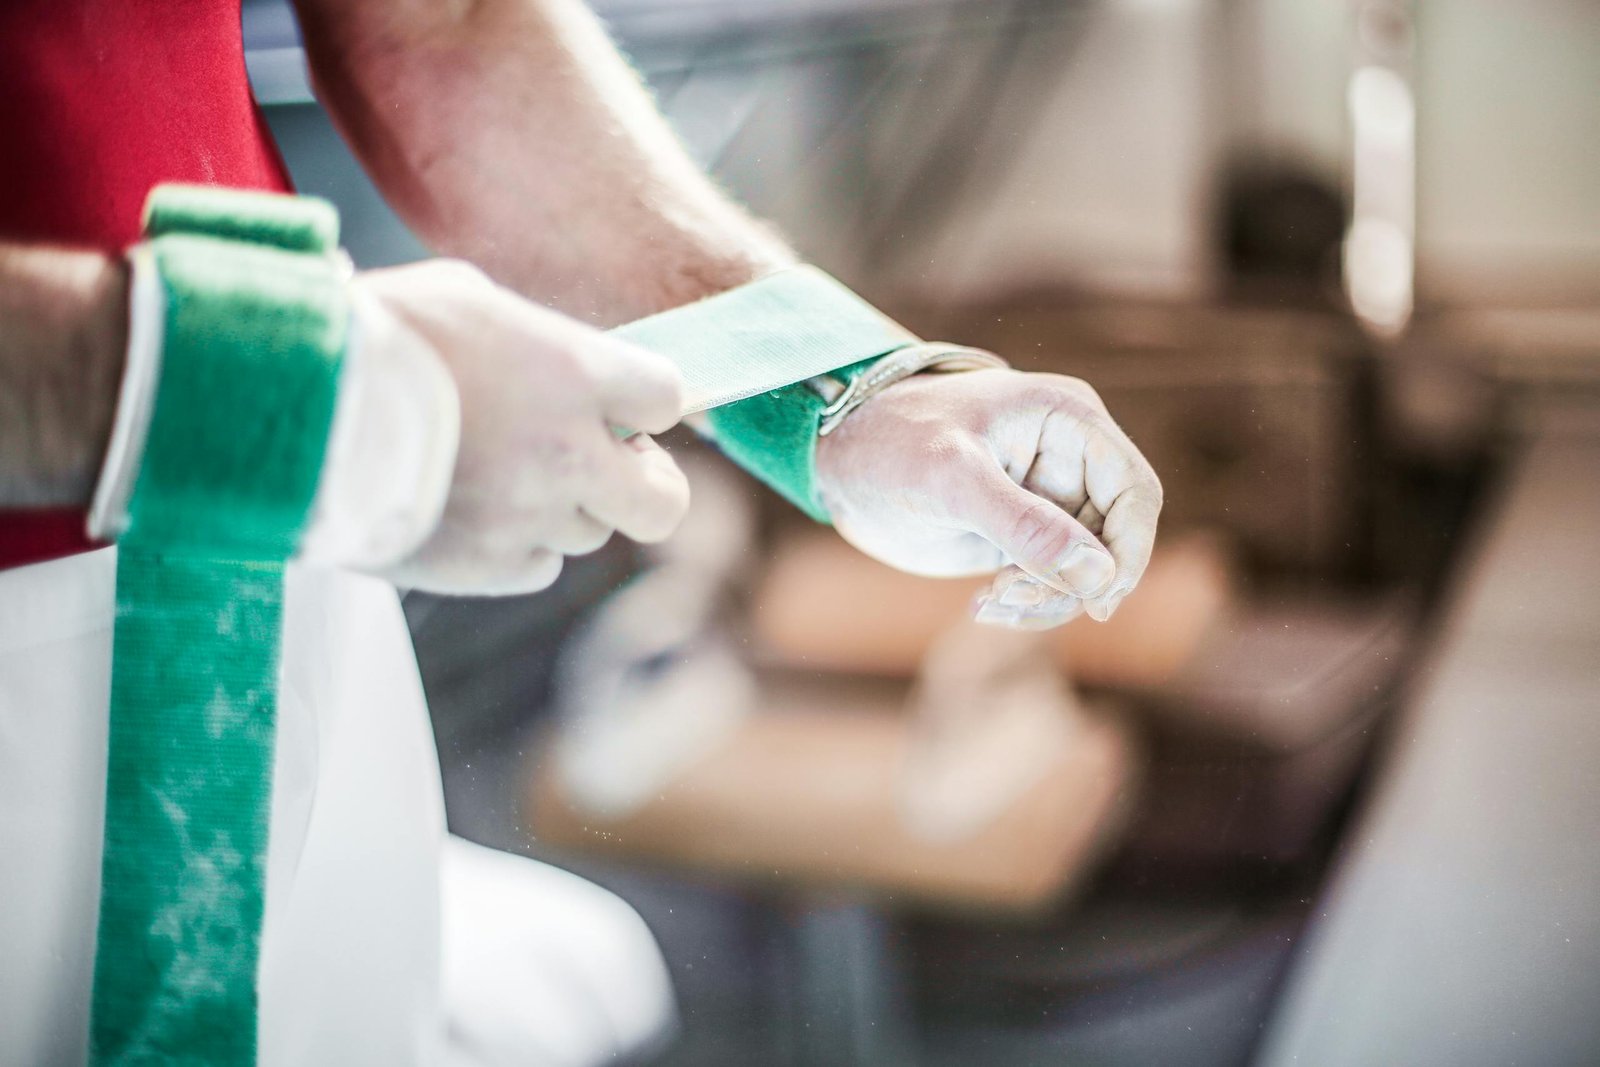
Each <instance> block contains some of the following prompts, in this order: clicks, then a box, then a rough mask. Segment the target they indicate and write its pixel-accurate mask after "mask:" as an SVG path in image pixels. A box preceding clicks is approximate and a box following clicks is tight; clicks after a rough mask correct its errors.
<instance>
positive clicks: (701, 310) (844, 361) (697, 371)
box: [613, 266, 917, 522]
mask: <svg viewBox="0 0 1600 1067" xmlns="http://www.w3.org/2000/svg"><path fill="white" fill-rule="evenodd" d="M613 332H614V333H615V334H616V335H617V336H619V337H621V338H623V339H625V340H628V341H632V342H634V343H635V344H638V345H640V346H642V347H644V348H648V349H650V350H651V351H653V352H656V353H658V354H660V355H663V356H666V357H667V358H668V359H670V360H671V361H672V362H673V363H674V364H676V365H677V367H678V369H679V370H680V371H681V372H682V373H683V377H684V384H685V387H686V393H687V403H686V405H685V411H686V413H688V412H695V411H702V410H707V409H709V414H708V416H707V420H708V422H709V423H710V425H711V429H712V433H713V435H714V436H715V438H716V441H717V444H718V445H719V446H720V447H721V448H722V450H723V451H724V452H725V453H727V455H728V457H729V458H730V459H732V460H733V461H734V462H735V463H738V464H739V465H740V466H742V467H744V468H745V469H746V470H748V471H749V472H750V473H752V474H754V475H755V476H756V477H757V478H759V479H761V480H762V481H763V482H765V483H766V484H767V485H769V486H771V487H772V488H773V489H775V490H777V492H779V493H780V494H782V495H783V496H784V497H786V498H787V499H788V500H789V501H790V502H792V503H793V504H795V505H796V506H797V507H799V508H800V509H801V510H802V511H804V512H805V513H806V514H808V515H810V516H811V517H812V518H814V519H817V520H818V521H820V522H826V521H827V511H826V509H825V508H824V507H823V506H822V502H821V501H820V500H819V499H817V495H816V488H815V481H816V438H817V423H818V420H819V419H820V417H821V413H822V410H823V408H824V407H826V406H827V405H826V402H825V401H823V399H822V398H821V397H820V396H818V395H817V394H816V393H815V392H814V391H813V390H812V389H811V388H810V387H808V386H806V385H804V384H796V383H803V382H804V381H805V380H806V379H808V378H813V377H816V376H817V375H819V374H826V373H832V374H833V375H834V376H836V377H840V378H844V379H849V378H850V377H853V376H854V374H855V373H856V372H858V371H859V370H860V369H861V368H862V367H863V366H865V365H866V364H869V363H871V362H872V361H873V360H875V359H877V358H879V357H881V356H885V355H888V354H889V353H890V352H893V351H896V350H897V349H900V348H904V347H905V346H906V345H909V344H914V343H916V341H917V337H916V335H915V334H913V333H912V332H911V331H909V330H907V329H906V328H905V327H903V326H901V325H900V324H899V323H896V322H895V321H894V320H893V319H890V318H889V317H888V316H886V315H884V314H883V313H882V312H881V311H878V310H877V309H876V308H874V307H873V306H872V305H871V304H869V303H867V302H866V301H865V300H862V299H861V298H860V297H859V296H857V295H856V294H855V293H853V292H851V291H850V290H849V289H848V288H846V287H845V286H844V285H843V284H841V283H840V282H838V281H836V280H834V279H833V278H831V277H829V276H828V275H827V274H825V273H824V272H822V271H820V270H818V269H817V268H815V267H809V266H802V267H791V268H789V269H787V270H782V271H778V272H777V273H775V274H771V275H768V276H767V277H765V278H762V279H760V280H758V281H755V282H751V283H750V284H748V285H742V286H739V287H738V288H736V289H730V290H728V291H727V292H725V293H720V294H718V295H716V296H713V297H710V298H708V299H706V300H702V301H699V302H698V303H694V304H688V305H685V306H683V307H680V308H674V309H672V310H670V311H664V312H661V313H660V314H658V315H651V316H650V317H648V318H644V319H640V320H639V321H637V322H632V323H629V324H627V325H626V326H622V327H619V328H618V329H617V330H615V331H613Z"/></svg>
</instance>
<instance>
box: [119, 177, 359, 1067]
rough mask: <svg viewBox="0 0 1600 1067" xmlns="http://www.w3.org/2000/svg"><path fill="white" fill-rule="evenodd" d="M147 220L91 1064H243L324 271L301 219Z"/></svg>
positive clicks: (265, 209) (312, 204) (204, 199)
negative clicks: (145, 312)
mask: <svg viewBox="0 0 1600 1067" xmlns="http://www.w3.org/2000/svg"><path fill="white" fill-rule="evenodd" d="M230 205H231V206H230ZM147 218H148V220H149V225H148V227H147V229H148V231H150V232H152V233H154V232H159V233H160V234H161V236H155V237H153V238H152V239H151V241H150V243H149V246H148V250H149V254H150V255H151V256H152V257H153V260H154V263H155V266H156V268H157V271H158V274H159V277H160V279H161V285H162V290H163V295H164V297H165V303H166V309H165V316H164V335H163V341H162V346H161V357H160V358H161V373H160V380H159V385H158V387H157V391H156V395H155V403H154V408H153V411H152V414H151V418H150V424H149V429H148V433H147V437H146V440H145V444H144V452H143V458H142V461H141V463H140V466H139V473H138V477H137V480H136V481H135V483H134V489H133V495H132V497H131V499H130V501H129V504H128V527H127V530H126V532H125V533H124V534H123V535H122V537H121V538H120V539H119V541H118V559H117V594H116V595H117V616H116V625H115V631H114V640H113V659H112V672H111V723H110V757H109V762H108V766H107V779H106V826H105V844H104V851H103V854H102V862H101V871H102V875H101V881H102V884H101V901H100V925H99V937H98V945H97V948H96V955H95V970H94V994H93V1007H92V1016H91V1024H90V1048H91V1058H92V1061H93V1062H94V1063H96V1064H150V1063H163V1064H194V1065H199V1064H208V1065H234V1064H251V1063H254V1061H255V1055H256V970H257V963H258V955H259V947H260V932H261V917H262V908H263V901H264V896H265V891H266V886H265V874H266V855H267V831H268V827H267V821H268V813H269V810H270V802H271V788H272V765H273V742H274V736H275V724H276V711H277V693H276V689H277V674H278V665H279V649H280V637H281V623H282V613H283V569H284V561H285V560H286V559H287V558H288V557H289V556H290V554H291V553H292V552H293V551H294V549H295V546H296V544H297V542H298V539H299V536H300V533H301V531H302V529H303V527H304V525H305V522H306V518H307V513H308V511H309V509H310V507H311V503H312V500H313V498H314V496H315V493H316V488H317V483H318V480H319V477H320V473H321V468H322V460H323V454H324V452H325V450H326V445H327V438H328V431H329V427H330V425H331V422H332V418H333V411H334V404H335V400H336V398H337V392H338V381H339V371H340V366H341V360H342V355H343V351H344V346H345V339H346V334H347V330H348V311H347V307H346V304H345V299H344V296H343V290H344V286H343V267H342V265H341V264H340V262H339V261H338V260H337V259H336V257H335V252H336V250H335V248H334V242H335V241H336V240H337V225H336V220H335V221H330V220H332V218H333V216H332V209H331V208H330V207H329V206H328V205H327V204H325V203H322V202H319V201H307V200H304V199H300V198H293V197H265V196H261V195H251V194H228V193H223V192H219V191H217V190H209V189H208V190H197V189H193V188H185V187H172V186H168V187H163V188H161V189H158V190H156V192H155V193H154V194H152V199H151V205H150V207H149V208H148V209H147ZM246 242H258V243H246Z"/></svg>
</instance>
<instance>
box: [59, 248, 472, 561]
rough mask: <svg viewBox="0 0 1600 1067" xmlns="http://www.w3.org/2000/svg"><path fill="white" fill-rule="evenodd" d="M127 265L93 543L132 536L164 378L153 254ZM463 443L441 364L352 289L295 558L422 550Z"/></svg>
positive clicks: (371, 556) (355, 557)
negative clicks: (121, 358)
mask: <svg viewBox="0 0 1600 1067" xmlns="http://www.w3.org/2000/svg"><path fill="white" fill-rule="evenodd" d="M128 259H129V264H130V268H131V269H130V283H129V298H128V352H127V362H126V365H125V367H124V370H123V374H122V385H121V389H120V391H119V394H118V398H117V412H116V417H115V420H114V421H113V423H112V429H111V442H110V445H109V447H108V448H107V450H106V458H105V462H104V464H103V465H102V467H101V472H100V479H99V481H98V483H97V484H96V486H95V491H94V497H93V500H92V502H91V505H90V510H89V535H90V536H91V537H93V538H95V539H96V540H113V539H115V538H116V537H118V536H119V535H121V534H122V533H123V532H124V531H125V530H126V529H127V525H128V501H129V500H130V498H131V497H132V495H133V488H134V484H135V482H136V480H137V478H138V474H139V463H140V460H141V459H142V457H143V455H144V447H145V440H146V438H147V436H148V434H149V429H150V417H151V413H152V411H153V408H154V406H155V396H156V386H157V383H158V382H159V381H160V378H161V350H162V343H163V333H164V324H165V321H166V295H165V291H164V289H163V287H162V285H161V279H160V277H159V275H158V274H157V271H156V266H155V262H154V260H153V257H152V256H151V255H150V253H149V250H148V248H146V247H145V246H143V245H139V246H135V247H134V248H133V249H132V250H130V252H129V254H128ZM460 437H461V413H460V401H459V400H458V398H457V396H456V389H455V382H454V380H453V379H452V378H451V377H450V373H449V371H448V370H446V369H445V366H444V363H443V361H442V360H440V358H439V356H438V354H437V353H435V352H434V351H433V349H432V348H431V347H429V346H428V345H427V344H426V343H424V342H423V341H422V340H421V339H419V338H418V337H417V336H416V335H415V334H414V333H412V332H411V331H409V330H406V329H405V328H404V327H402V326H401V325H400V324H399V323H398V322H397V321H396V320H395V319H394V317H393V316H392V315H391V314H390V313H389V312H388V311H386V310H385V309H384V308H383V306H382V305H381V304H379V303H378V301H377V300H375V299H374V298H372V297H370V296H368V295H367V294H366V293H364V292H363V291H362V290H361V289H360V287H359V286H358V285H352V286H351V321H350V337H349V341H348V343H347V344H346V346H345V355H344V360H343V366H342V369H341V371H340V376H339V396H338V400H337V401H336V402H335V408H334V416H333V422H332V426H331V427H330V429H329V432H328V447H327V452H326V454H325V456H324V458H323V463H322V476H321V479H320V481H319V482H318V485H317V493H316V497H315V499H314V501H313V504H312V507H311V513H310V517H309V519H308V521H307V525H306V531H305V533H304V535H303V536H302V539H301V544H300V551H299V553H298V554H297V558H299V559H303V560H306V561H308V562H312V563H317V564H323V565H327V566H338V567H349V568H352V569H359V570H378V569H381V568H384V567H387V566H389V565H391V564H394V563H396V562H398V561H399V560H401V559H403V558H405V557H406V556H407V555H409V554H410V553H412V552H413V551H415V550H416V549H417V548H418V547H420V546H421V544H422V543H423V542H424V541H425V540H427V538H428V535H429V534H431V533H432V532H433V529H434V527H435V526H437V525H438V522H439V516H440V515H441V514H442V513H443V511H444V505H445V500H446V498H447V496H448V495H449V491H450V480H451V477H452V475H453V473H454V469H455V458H456V449H457V446H458V444H459V442H460Z"/></svg>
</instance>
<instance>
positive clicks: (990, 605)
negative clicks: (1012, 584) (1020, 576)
mask: <svg viewBox="0 0 1600 1067" xmlns="http://www.w3.org/2000/svg"><path fill="white" fill-rule="evenodd" d="M1021 615H1022V611H1021V609H1020V608H1014V607H1008V606H1006V605H1004V604H1002V603H1000V602H999V601H998V600H996V599H995V598H994V597H990V596H985V597H980V598H979V600H978V610H977V611H976V612H974V613H973V616H972V617H973V619H974V620H976V621H977V622H981V623H983V624H984V625H985V626H1015V625H1016V624H1017V619H1018V618H1020V617H1021Z"/></svg>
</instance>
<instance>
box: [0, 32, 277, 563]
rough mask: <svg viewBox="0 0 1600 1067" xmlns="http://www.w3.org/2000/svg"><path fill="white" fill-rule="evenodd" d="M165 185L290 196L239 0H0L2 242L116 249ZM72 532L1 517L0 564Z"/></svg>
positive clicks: (68, 519) (71, 524)
mask: <svg viewBox="0 0 1600 1067" xmlns="http://www.w3.org/2000/svg"><path fill="white" fill-rule="evenodd" d="M164 181H185V182H206V183H210V184H216V185H228V186H237V187H243V188H256V189H278V190H287V189H288V188H289V178H288V173H287V171H285V169H284V166H283V161H282V160H281V159H280V158H279V156H278V152H277V149H276V147H275V146H274V145H273V143H272V137H271V134H270V133H269V132H268V131H267V128H266V124H265V123H264V122H263V121H262V119H261V115H260V113H259V112H258V111H257V109H256V106H255V101H254V99H253V98H252V97H251V95H250V83H249V81H248V79H247V78H246V76H245V66H244V42H243V40H242V38H241V35H240V28H239V0H0V240H3V241H29V242H38V243H48V244H56V245H70V246H77V247H93V248H98V249H102V250H104V251H107V252H119V251H121V250H122V249H123V248H124V247H125V246H127V245H128V244H130V243H132V242H133V241H134V240H136V239H137V238H138V236H139V213H140V210H141V209H142V208H143V206H144V199H145V195H146V194H147V193H149V191H150V188H151V186H153V185H156V184H157V183H159V182H164ZM3 328H4V323H0V329H3ZM0 462H4V458H3V457H0ZM83 527H84V516H83V513H82V512H81V511H73V510H66V509H62V510H55V511H29V512H20V511H0V567H8V566H16V565H19V564H22V563H28V562H35V561H38V560H42V559H48V558H51V557H53V556H60V555H65V554H68V553H71V552H74V551H81V550H83V549H86V548H88V547H90V545H89V542H88V541H87V539H86V538H85V536H84V532H83Z"/></svg>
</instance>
